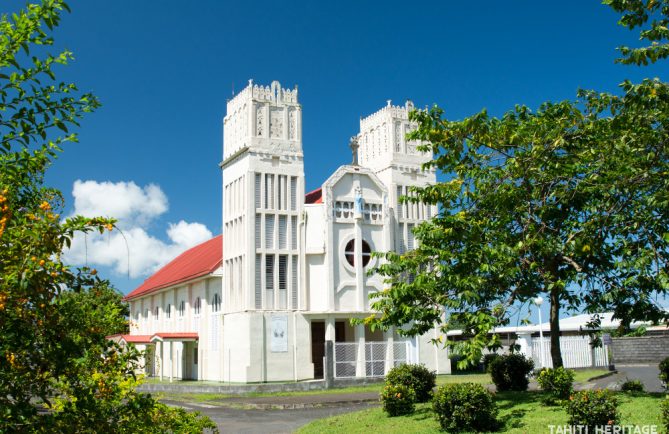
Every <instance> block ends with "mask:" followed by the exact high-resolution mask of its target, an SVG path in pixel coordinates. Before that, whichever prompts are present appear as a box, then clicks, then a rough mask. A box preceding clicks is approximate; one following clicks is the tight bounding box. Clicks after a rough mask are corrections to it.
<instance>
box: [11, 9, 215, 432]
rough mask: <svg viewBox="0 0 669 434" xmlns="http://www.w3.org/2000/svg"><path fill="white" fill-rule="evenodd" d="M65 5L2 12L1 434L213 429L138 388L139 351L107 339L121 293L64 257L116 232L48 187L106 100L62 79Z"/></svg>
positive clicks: (117, 317) (117, 320)
mask: <svg viewBox="0 0 669 434" xmlns="http://www.w3.org/2000/svg"><path fill="white" fill-rule="evenodd" d="M64 10H67V5H66V4H65V3H63V2H62V1H59V0H44V1H42V3H40V4H29V5H27V6H26V8H25V9H24V10H22V11H19V12H18V13H16V14H13V15H12V16H11V17H10V16H8V15H2V16H1V17H0V336H2V339H0V432H84V431H85V432H93V431H95V432H136V431H137V432H166V431H170V430H171V431H173V432H175V431H178V432H201V431H202V430H203V429H205V428H213V429H214V430H215V425H213V423H212V422H211V421H210V420H209V419H207V418H201V417H199V416H198V415H197V414H190V413H186V412H184V411H182V410H174V409H170V408H168V407H166V406H164V405H162V404H160V403H157V402H156V401H155V400H154V399H153V398H151V396H150V395H144V394H140V393H137V392H136V391H135V386H136V385H137V384H138V382H139V381H140V380H139V379H138V378H137V377H136V376H135V371H136V370H137V369H138V368H139V366H138V360H139V356H140V355H139V353H138V352H137V351H136V350H134V349H129V350H127V351H123V350H122V349H121V348H120V347H118V346H117V345H115V344H113V343H111V342H109V341H108V340H107V339H106V338H105V335H106V334H108V333H109V332H110V331H120V330H124V329H125V328H126V327H127V320H126V319H125V318H124V316H123V315H124V314H125V313H126V311H125V310H124V309H125V307H124V306H123V304H122V303H119V301H120V300H119V297H120V295H119V294H116V293H115V292H114V290H113V289H112V288H110V287H109V285H108V283H107V282H106V281H103V280H100V279H99V278H97V276H95V272H93V271H92V270H89V269H87V268H83V269H76V268H72V267H69V266H66V265H65V264H63V262H62V261H61V258H60V255H61V252H62V250H63V248H65V247H67V246H69V245H70V242H71V240H72V237H73V236H74V234H75V233H77V232H90V231H99V232H104V231H107V230H109V231H111V230H114V221H113V220H111V219H107V218H84V217H72V218H68V219H65V220H61V218H60V215H59V211H60V210H61V209H62V207H63V199H62V195H61V194H60V192H59V191H57V190H55V189H52V188H48V187H46V186H44V183H43V179H44V174H45V171H46V169H47V168H48V167H49V165H50V164H51V163H52V161H53V160H54V158H55V157H56V156H57V154H58V153H59V152H60V151H61V146H62V145H63V144H65V143H66V142H74V141H76V134H74V133H72V132H71V129H72V128H74V127H77V126H78V125H79V121H80V119H82V117H83V116H84V115H85V114H86V113H88V112H91V111H93V110H95V109H96V108H97V107H98V106H99V103H98V100H97V99H96V98H95V97H94V96H93V95H91V94H86V93H84V94H79V92H78V91H77V88H76V86H75V85H74V84H69V83H61V82H58V81H57V80H56V77H55V72H54V67H55V66H56V65H65V64H66V63H67V62H68V61H69V60H71V59H72V55H71V53H69V52H67V51H65V52H62V53H60V54H58V55H56V56H53V55H50V54H43V53H44V52H45V51H46V50H47V49H48V47H49V46H51V45H52V44H53V40H52V38H51V37H50V36H49V35H48V33H47V29H52V28H53V27H55V26H57V25H58V23H59V21H60V16H61V14H62V13H63V11H64Z"/></svg>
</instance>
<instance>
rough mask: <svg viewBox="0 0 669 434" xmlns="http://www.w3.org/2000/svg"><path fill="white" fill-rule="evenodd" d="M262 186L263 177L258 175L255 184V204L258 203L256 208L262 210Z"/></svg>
mask: <svg viewBox="0 0 669 434" xmlns="http://www.w3.org/2000/svg"><path fill="white" fill-rule="evenodd" d="M261 185H262V175H261V174H260V173H256V184H255V203H256V208H260V198H261V196H260V194H261V191H260V186H261Z"/></svg>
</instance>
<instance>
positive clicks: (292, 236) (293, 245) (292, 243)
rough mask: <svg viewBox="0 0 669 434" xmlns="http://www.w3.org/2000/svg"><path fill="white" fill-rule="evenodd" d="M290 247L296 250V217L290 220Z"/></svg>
mask: <svg viewBox="0 0 669 434" xmlns="http://www.w3.org/2000/svg"><path fill="white" fill-rule="evenodd" d="M290 247H291V248H292V249H297V216H292V217H291V218H290Z"/></svg>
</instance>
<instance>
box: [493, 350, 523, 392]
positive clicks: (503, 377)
mask: <svg viewBox="0 0 669 434" xmlns="http://www.w3.org/2000/svg"><path fill="white" fill-rule="evenodd" d="M533 368H534V362H533V361H532V360H531V359H527V358H525V356H523V355H522V354H515V353H514V354H505V355H503V356H499V357H498V358H496V359H493V361H492V362H491V363H490V376H491V377H492V382H493V383H495V386H497V390H498V391H500V392H501V391H506V390H520V391H523V390H527V385H528V384H529V383H530V381H529V379H528V375H529V374H530V372H532V369H533Z"/></svg>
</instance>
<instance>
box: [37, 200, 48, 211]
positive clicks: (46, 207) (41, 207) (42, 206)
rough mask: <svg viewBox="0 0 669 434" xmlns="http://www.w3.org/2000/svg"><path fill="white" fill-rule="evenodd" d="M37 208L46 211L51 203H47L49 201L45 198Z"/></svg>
mask: <svg viewBox="0 0 669 434" xmlns="http://www.w3.org/2000/svg"><path fill="white" fill-rule="evenodd" d="M39 208H40V209H41V210H43V211H47V210H50V209H51V205H49V202H47V201H46V200H45V201H44V202H42V204H41V205H40V206H39Z"/></svg>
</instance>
